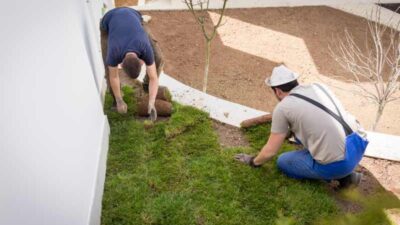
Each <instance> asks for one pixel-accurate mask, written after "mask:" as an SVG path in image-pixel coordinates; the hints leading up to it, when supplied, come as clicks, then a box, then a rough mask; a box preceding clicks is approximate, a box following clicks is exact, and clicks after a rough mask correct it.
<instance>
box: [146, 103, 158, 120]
mask: <svg viewBox="0 0 400 225" xmlns="http://www.w3.org/2000/svg"><path fill="white" fill-rule="evenodd" d="M148 110H149V111H148V113H149V115H150V120H151V121H153V122H154V121H156V120H157V110H156V107H155V106H154V103H149V109H148Z"/></svg>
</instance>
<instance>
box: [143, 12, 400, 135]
mask: <svg viewBox="0 0 400 225" xmlns="http://www.w3.org/2000/svg"><path fill="white" fill-rule="evenodd" d="M145 14H149V15H151V16H152V17H153V19H152V21H151V22H150V24H149V26H150V28H151V29H152V32H153V33H154V34H155V36H156V37H157V39H158V41H159V42H160V45H161V48H162V50H163V52H164V55H165V57H166V67H165V72H166V73H167V74H169V75H171V76H173V77H175V78H177V79H178V80H180V81H182V82H184V83H186V84H188V85H190V86H192V87H194V88H197V89H201V87H202V77H203V70H204V54H205V52H204V40H203V36H202V33H201V31H200V28H199V26H198V25H197V24H196V22H195V20H194V19H193V17H192V15H191V14H190V13H189V12H187V11H168V12H146V13H145ZM217 18H218V14H217V13H214V12H213V13H210V14H209V19H210V21H213V22H214V23H215V21H216V20H217ZM223 23H224V25H223V26H222V27H220V28H219V30H218V35H217V36H216V38H215V39H214V41H213V44H212V59H211V60H212V62H211V68H210V78H209V85H208V92H209V93H210V94H212V95H215V96H218V97H221V98H224V99H228V100H230V101H234V102H238V103H241V104H244V105H247V106H250V107H253V108H256V109H260V110H264V111H269V112H271V111H272V110H273V108H274V106H275V105H276V104H277V101H276V99H275V98H274V96H273V94H272V92H271V91H270V90H269V89H268V88H267V87H266V86H265V84H264V80H265V78H266V77H267V75H269V74H270V73H271V71H272V69H273V67H274V66H276V65H278V64H279V63H280V62H284V63H285V64H286V65H287V66H288V67H290V68H291V69H293V70H295V71H297V72H299V73H300V74H301V78H300V81H301V82H304V83H310V82H324V83H326V84H328V85H329V86H330V87H331V88H332V90H333V91H334V92H335V93H336V94H337V96H338V97H339V99H341V101H342V102H343V104H344V105H345V107H346V108H347V110H348V111H350V112H351V113H352V114H354V115H355V116H356V117H357V118H358V119H359V121H360V122H361V123H362V124H363V125H364V127H366V128H370V126H371V125H372V123H373V121H374V116H375V106H374V105H373V104H371V103H370V102H368V101H367V100H365V99H364V98H363V97H360V96H358V95H356V94H355V93H353V92H351V91H353V90H355V88H354V86H353V85H352V84H351V83H349V82H348V78H350V76H349V74H348V73H347V72H346V71H345V70H344V69H342V68H341V67H340V66H339V65H338V64H337V63H336V62H334V61H333V59H332V57H331V56H330V52H329V49H328V46H329V45H332V44H334V41H333V40H334V38H335V37H337V36H340V35H341V34H343V31H344V28H348V29H349V30H350V31H351V33H352V34H353V35H354V37H355V38H356V41H357V42H359V43H363V41H364V39H365V31H366V21H365V20H364V19H361V18H359V17H356V16H353V15H350V14H347V13H344V12H341V11H338V10H335V9H332V8H328V7H298V8H262V9H240V10H237V9H235V10H227V13H226V19H225V20H224V22H223ZM363 85H364V86H365V87H366V88H372V87H370V86H368V85H367V84H363ZM399 113H400V101H397V102H393V103H391V104H389V105H387V107H386V109H385V111H384V115H383V117H382V119H381V122H380V125H379V126H378V129H377V130H378V131H380V132H384V133H389V134H395V135H400V117H399V116H398V115H399Z"/></svg>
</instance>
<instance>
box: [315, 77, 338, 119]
mask: <svg viewBox="0 0 400 225" xmlns="http://www.w3.org/2000/svg"><path fill="white" fill-rule="evenodd" d="M314 85H315V86H317V87H318V88H319V89H321V90H322V91H323V92H324V93H325V95H326V96H328V98H329V99H330V100H331V102H332V104H333V105H334V106H335V108H336V111H337V112H338V113H339V116H340V117H341V118H342V119H343V116H342V113H341V112H340V110H339V108H338V107H337V105H336V103H335V101H334V100H333V98H332V96H331V95H330V94H329V93H328V92H327V91H326V90H325V88H323V87H322V86H321V85H320V84H314Z"/></svg>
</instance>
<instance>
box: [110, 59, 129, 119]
mask: <svg viewBox="0 0 400 225" xmlns="http://www.w3.org/2000/svg"><path fill="white" fill-rule="evenodd" d="M108 71H109V73H110V74H109V76H110V85H111V90H112V92H113V94H114V96H115V100H116V101H117V110H118V112H119V113H126V112H127V109H128V107H127V105H126V103H125V102H124V100H123V99H122V95H121V85H120V81H119V75H118V67H111V66H109V67H108Z"/></svg>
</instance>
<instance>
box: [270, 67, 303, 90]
mask: <svg viewBox="0 0 400 225" xmlns="http://www.w3.org/2000/svg"><path fill="white" fill-rule="evenodd" d="M298 77H299V75H298V74H297V73H295V72H293V71H291V70H290V69H288V68H287V67H286V66H284V65H280V66H277V67H275V68H274V69H273V70H272V74H271V76H270V77H267V79H265V84H266V85H268V86H270V87H276V86H279V85H282V84H286V83H289V82H291V81H294V80H296V79H297V78H298Z"/></svg>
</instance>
